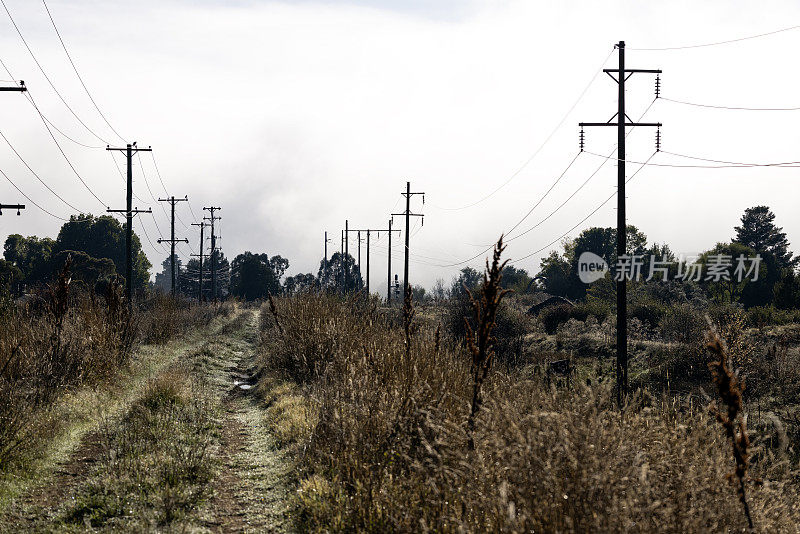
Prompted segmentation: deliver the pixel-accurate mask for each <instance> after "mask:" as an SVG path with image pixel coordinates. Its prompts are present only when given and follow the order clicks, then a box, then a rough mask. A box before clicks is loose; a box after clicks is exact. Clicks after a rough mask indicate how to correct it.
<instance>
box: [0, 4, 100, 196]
mask: <svg viewBox="0 0 800 534" xmlns="http://www.w3.org/2000/svg"><path fill="white" fill-rule="evenodd" d="M0 3H3V6H4V7H5V3H4V0H0ZM9 16H11V15H10V14H9ZM3 68H4V69H5V70H6V72H8V75H9V76H11V77H12V78H13V77H14V75H13V74H11V72H9V70H8V67H6V65H5V63H3ZM31 103H32V104H33V105H34V108H36V110H37V111H39V107H38V106H37V105H36V103H35V102H33V99H32V98H31ZM39 118H40V119H42V124H44V127H45V129H46V130H47V133H48V134H50V138H51V139H52V140H53V142H54V143H55V144H56V147H58V151H59V152H61V155H62V156H64V159H65V160H66V162H67V164H68V165H69V167H70V169H72V172H73V173H74V174H75V176H77V177H78V180H80V182H81V183H82V184H83V186H84V187H85V188H86V189H87V190H88V191H89V193H91V195H92V196H93V197H94V198H95V199H96V200H97V201H98V202H99V203H100V204H102V205H103V207H108V204H107V203H105V202H103V201H102V200H100V197H98V196H97V195H96V194H95V192H94V191H93V190H92V188H91V187H89V184H87V183H86V181H85V180H84V179H83V176H81V175H80V173H78V171H77V170H76V169H75V166H74V165H73V164H72V161H70V159H69V157H67V154H66V152H64V149H63V148H61V144H60V143H59V142H58V139H56V136H55V135H53V131H52V130H51V129H50V125H49V124H48V123H47V120H45V118H44V115H43V114H42V113H41V111H39Z"/></svg>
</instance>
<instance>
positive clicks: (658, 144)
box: [656, 126, 661, 152]
mask: <svg viewBox="0 0 800 534" xmlns="http://www.w3.org/2000/svg"><path fill="white" fill-rule="evenodd" d="M656 152H661V127H660V126H659V127H658V128H657V129H656Z"/></svg>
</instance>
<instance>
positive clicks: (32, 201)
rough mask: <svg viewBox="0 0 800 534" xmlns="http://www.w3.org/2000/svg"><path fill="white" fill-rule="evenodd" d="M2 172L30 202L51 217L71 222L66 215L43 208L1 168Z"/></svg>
mask: <svg viewBox="0 0 800 534" xmlns="http://www.w3.org/2000/svg"><path fill="white" fill-rule="evenodd" d="M0 174H2V175H3V177H4V178H5V179H6V180H8V183H10V184H11V185H12V186H14V189H16V190H17V191H19V193H20V194H21V195H22V196H24V197H25V198H26V199H28V202H30V203H31V204H33V205H34V206H36V207H37V208H39V209H40V210H42V211H43V212H45V213H46V214H48V215H49V216H51V217H53V218H55V219H58V220H60V221H65V222H69V219H65V218H64V217H59V216H58V215H56V214H55V213H53V212H51V211H48V210H46V209H45V208H43V207H42V206H40V205H39V204H38V203H37V202H36V201H35V200H33V199H32V198H31V197H29V196H28V195H26V194H25V193H24V192H23V191H22V189H20V188H19V187H17V184H15V183H14V182H13V181H12V180H11V178H9V177H8V175H7V174H6V173H5V172H3V170H2V169H0Z"/></svg>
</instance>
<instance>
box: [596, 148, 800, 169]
mask: <svg viewBox="0 0 800 534" xmlns="http://www.w3.org/2000/svg"><path fill="white" fill-rule="evenodd" d="M585 152H586V153H587V154H589V155H590V156H595V157H598V158H605V159H610V160H614V161H623V160H620V159H618V158H616V157H613V156H612V157H608V156H604V155H602V154H597V153H595V152H589V151H588V150H586V151H585ZM664 153H665V154H666V153H667V152H665V151H664ZM624 161H625V162H626V163H633V164H634V165H650V166H652V167H669V168H677V169H748V168H753V167H774V168H778V169H790V168H795V167H800V161H787V162H776V163H750V164H741V163H736V164H724V165H723V164H720V165H678V164H674V163H647V162H641V161H634V160H630V159H626V160H624Z"/></svg>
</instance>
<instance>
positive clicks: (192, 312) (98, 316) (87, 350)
mask: <svg viewBox="0 0 800 534" xmlns="http://www.w3.org/2000/svg"><path fill="white" fill-rule="evenodd" d="M68 258H69V256H68ZM123 292H124V290H123V288H122V286H121V285H120V284H119V283H117V282H115V281H113V280H112V281H110V282H109V283H108V284H107V285H106V287H105V291H104V293H102V294H97V293H96V292H94V291H93V290H91V289H89V288H87V287H86V286H85V284H80V283H78V282H76V280H75V279H73V278H72V276H71V260H70V259H68V260H67V261H66V263H65V264H64V266H63V267H62V269H61V272H60V274H59V276H58V277H57V278H56V279H55V280H54V281H53V282H51V283H49V284H48V285H46V286H43V287H42V288H41V289H40V290H38V291H36V292H34V293H31V294H29V295H28V297H27V299H26V300H25V301H17V302H14V301H13V300H11V299H10V298H9V297H7V296H6V297H3V298H2V299H0V478H2V480H3V481H4V482H3V486H4V488H5V486H6V483H11V486H13V485H14V483H13V482H12V481H13V480H20V479H25V478H26V477H28V476H29V475H32V473H33V470H34V469H35V466H36V464H37V461H38V460H39V459H40V458H41V457H42V455H43V454H45V452H46V450H47V449H48V447H49V446H50V444H51V442H52V441H53V440H54V439H56V437H57V436H59V435H60V434H62V433H63V432H65V431H68V430H69V426H70V425H72V424H74V423H75V421H70V420H65V419H64V417H63V414H62V413H61V412H60V410H58V409H55V407H56V406H57V405H58V404H59V403H60V402H61V401H62V400H63V399H65V398H68V397H71V396H72V397H74V396H76V395H78V394H79V393H80V392H81V391H83V390H87V389H94V390H98V389H100V390H102V389H109V388H111V389H113V383H114V381H115V379H116V378H117V377H119V376H120V374H121V373H123V372H124V371H126V370H127V369H129V368H130V366H131V364H132V363H133V362H134V361H135V360H136V359H137V356H136V352H137V350H138V349H137V348H138V347H140V346H145V345H163V344H165V343H167V342H168V341H169V340H171V339H175V338H177V337H181V336H183V335H185V334H186V333H187V332H190V331H191V330H192V329H194V328H197V327H200V326H207V325H208V324H210V322H211V321H212V320H213V319H214V317H218V316H220V315H223V316H224V315H228V314H230V313H231V311H232V306H231V305H230V304H225V305H222V306H217V307H212V306H197V305H191V304H190V303H188V302H186V301H182V300H179V299H172V298H167V297H158V296H156V297H154V298H152V299H151V300H149V301H147V302H145V303H144V304H143V308H142V309H141V310H140V309H137V311H136V312H135V313H134V314H133V315H130V314H129V311H128V307H127V305H126V304H125V302H124V299H123ZM5 493H6V489H3V490H2V491H0V495H2V496H3V498H5V496H6V495H5Z"/></svg>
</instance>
